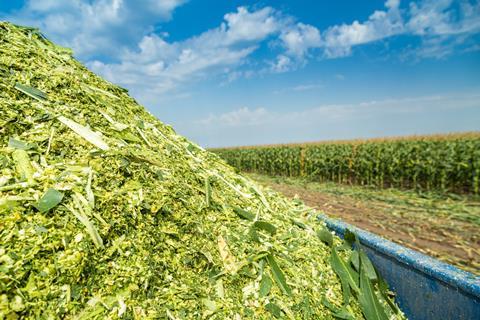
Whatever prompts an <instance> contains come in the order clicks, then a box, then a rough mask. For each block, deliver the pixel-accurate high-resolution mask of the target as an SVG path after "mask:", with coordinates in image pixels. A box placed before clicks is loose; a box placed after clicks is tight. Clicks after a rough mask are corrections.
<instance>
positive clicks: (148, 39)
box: [0, 0, 480, 104]
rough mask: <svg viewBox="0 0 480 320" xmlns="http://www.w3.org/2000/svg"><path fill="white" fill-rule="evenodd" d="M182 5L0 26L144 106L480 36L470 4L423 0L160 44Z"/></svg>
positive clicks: (124, 0)
mask: <svg viewBox="0 0 480 320" xmlns="http://www.w3.org/2000/svg"><path fill="white" fill-rule="evenodd" d="M185 2H187V0H139V1H133V0H74V1H66V0H62V1H60V0H44V1H34V0H27V1H26V3H25V5H24V7H23V8H22V9H20V10H19V11H18V12H14V13H12V14H11V15H10V16H8V17H3V16H2V17H0V18H6V19H8V20H12V21H14V22H17V23H22V24H28V25H34V26H38V27H40V28H41V29H42V31H43V32H45V34H46V35H47V36H48V37H51V38H52V39H53V40H54V41H57V42H59V43H60V44H62V45H66V46H69V47H72V48H73V49H74V51H75V53H76V55H77V56H78V57H80V58H81V60H83V61H85V62H86V63H87V65H88V66H89V67H90V68H92V69H93V70H94V71H95V72H97V73H99V74H100V75H102V76H104V77H106V78H107V79H109V80H110V81H112V82H115V83H117V84H120V85H123V86H126V87H127V88H129V89H130V90H131V91H132V93H133V94H134V95H135V96H137V97H138V98H139V100H140V101H141V102H143V103H148V104H150V102H155V101H157V100H158V96H159V95H162V94H165V93H166V92H171V91H172V90H175V89H176V88H178V87H179V85H181V84H183V83H186V82H191V81H198V80H201V79H207V78H210V79H211V78H213V77H215V76H217V75H221V77H220V81H222V82H221V83H222V85H225V84H228V83H230V82H232V81H234V80H235V79H238V78H246V77H252V76H253V75H254V74H257V75H258V74H264V73H272V72H273V73H282V72H288V71H292V70H295V69H297V68H299V67H303V66H304V65H306V64H307V63H308V60H309V59H311V58H319V57H327V58H340V57H344V56H348V55H350V54H352V48H353V47H355V46H359V45H362V44H366V43H370V42H374V41H379V40H382V39H386V38H388V37H391V36H394V35H400V34H406V33H408V34H414V35H418V36H419V37H421V39H422V41H423V45H422V46H421V47H418V46H417V47H416V48H415V50H412V52H411V53H409V54H403V55H402V56H403V57H409V59H410V58H411V55H412V54H414V55H415V56H416V58H417V59H418V58H430V57H436V58H441V57H444V56H446V55H448V54H451V53H452V52H454V51H455V50H456V49H457V47H458V46H461V45H462V44H463V43H464V42H465V41H466V40H468V39H469V37H470V35H471V34H475V33H478V32H479V31H480V4H479V3H478V2H477V3H475V4H472V3H471V2H469V1H467V0H463V1H460V2H459V3H458V2H456V3H453V1H452V0H423V1H420V2H419V3H412V4H410V5H409V6H407V9H404V8H400V1H399V0H387V1H386V2H385V9H384V10H378V11H375V12H373V13H372V14H371V15H370V16H369V18H368V19H367V20H366V21H363V22H360V21H357V20H355V21H353V22H351V23H344V24H338V25H333V26H331V27H329V28H327V29H326V30H324V31H323V32H322V31H321V30H319V29H318V28H316V27H315V26H312V25H308V24H305V23H303V22H300V21H296V20H295V18H294V17H291V16H287V15H285V14H282V13H281V12H280V11H278V10H275V9H274V8H271V7H264V8H260V9H257V10H254V9H251V8H248V7H239V8H237V10H236V11H234V12H230V13H226V14H225V15H224V20H223V21H222V22H220V23H219V25H218V27H216V28H213V29H210V30H206V31H205V32H203V33H200V34H198V35H196V36H192V37H190V38H188V39H185V40H182V41H168V33H166V32H165V31H161V32H160V31H158V30H156V29H158V27H157V28H154V26H155V25H158V24H159V23H161V22H165V21H166V20H168V19H170V18H171V16H172V12H173V11H174V10H175V8H177V7H178V6H180V5H182V4H183V3H185ZM470 45H471V43H470ZM262 46H263V47H265V48H267V49H268V50H269V53H268V54H267V56H266V57H265V58H262V60H261V61H260V60H257V61H254V59H250V57H251V56H252V53H253V52H255V51H256V50H257V49H258V48H260V47H262ZM470 47H472V46H470ZM409 55H410V56H409Z"/></svg>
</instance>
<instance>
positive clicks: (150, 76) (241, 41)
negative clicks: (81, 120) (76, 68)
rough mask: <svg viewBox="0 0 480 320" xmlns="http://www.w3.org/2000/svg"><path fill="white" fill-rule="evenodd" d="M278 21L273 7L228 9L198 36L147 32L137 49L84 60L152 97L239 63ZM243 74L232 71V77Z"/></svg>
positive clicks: (274, 28) (152, 99)
mask: <svg viewBox="0 0 480 320" xmlns="http://www.w3.org/2000/svg"><path fill="white" fill-rule="evenodd" d="M242 22H245V23H242ZM279 24H280V22H279V20H278V19H277V18H275V12H274V10H273V9H271V8H263V9H260V10H258V11H249V10H248V9H247V8H245V7H239V8H238V9H237V11H236V12H234V13H228V14H226V15H225V22H223V23H221V24H220V26H219V27H217V28H214V29H210V30H207V31H205V32H204V33H202V34H200V35H198V36H195V37H192V38H188V39H186V40H184V41H179V42H167V41H166V40H165V39H164V38H162V37H160V36H158V35H155V34H151V35H146V36H144V37H143V39H142V40H141V41H140V42H139V44H138V48H137V50H128V51H126V52H125V53H123V54H122V56H121V59H120V60H121V61H120V62H119V63H104V62H101V61H93V62H90V63H89V64H88V65H89V66H90V67H91V68H92V69H93V70H94V71H95V72H97V73H99V74H101V75H103V76H105V77H106V78H107V79H108V80H110V81H112V82H115V83H118V84H120V85H125V86H127V87H129V88H130V89H131V90H132V91H133V93H134V94H135V93H137V94H139V95H141V96H143V101H142V102H146V101H154V100H155V97H156V96H157V95H158V94H162V93H165V92H167V91H171V90H173V89H175V88H176V87H177V86H178V84H180V83H184V82H187V81H192V80H195V79H202V78H205V77H207V76H212V75H214V74H222V73H229V70H231V69H232V68H233V69H235V68H236V67H238V66H240V65H242V64H243V63H244V62H245V59H246V58H247V57H248V56H249V55H250V54H251V53H252V52H253V51H255V50H256V49H257V47H258V45H259V44H260V43H261V42H262V41H264V40H265V39H267V38H268V37H269V36H271V35H272V34H273V33H275V32H278V29H279ZM230 73H231V72H230ZM247 74H249V72H248V71H245V72H241V73H233V74H232V79H234V78H235V77H237V76H239V75H247Z"/></svg>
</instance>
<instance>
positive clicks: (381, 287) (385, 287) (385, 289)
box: [377, 273, 400, 314]
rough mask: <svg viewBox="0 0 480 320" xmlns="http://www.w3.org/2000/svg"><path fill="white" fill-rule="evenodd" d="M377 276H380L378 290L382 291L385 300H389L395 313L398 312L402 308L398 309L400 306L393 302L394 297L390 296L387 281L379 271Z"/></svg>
mask: <svg viewBox="0 0 480 320" xmlns="http://www.w3.org/2000/svg"><path fill="white" fill-rule="evenodd" d="M377 278H378V291H380V295H381V296H382V298H383V300H385V301H387V303H388V305H389V306H390V309H392V311H393V313H395V314H398V313H399V312H400V310H399V309H398V306H397V305H396V304H395V302H393V300H392V298H391V297H389V294H388V284H387V282H386V281H385V279H383V277H382V276H381V275H380V274H378V273H377Z"/></svg>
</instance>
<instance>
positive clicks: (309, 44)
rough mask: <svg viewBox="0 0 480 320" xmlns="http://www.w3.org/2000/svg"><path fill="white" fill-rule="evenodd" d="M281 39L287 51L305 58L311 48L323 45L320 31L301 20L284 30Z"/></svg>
mask: <svg viewBox="0 0 480 320" xmlns="http://www.w3.org/2000/svg"><path fill="white" fill-rule="evenodd" d="M280 39H281V40H282V41H283V44H284V46H285V48H286V50H287V53H288V54H290V55H293V56H296V57H299V58H303V57H304V56H305V54H306V53H307V51H308V50H309V49H311V48H318V47H320V46H321V41H320V31H319V30H318V29H317V28H315V27H314V26H311V25H307V24H303V23H301V22H299V23H297V24H296V25H294V26H292V27H290V28H288V29H287V30H285V31H284V32H282V33H281V34H280Z"/></svg>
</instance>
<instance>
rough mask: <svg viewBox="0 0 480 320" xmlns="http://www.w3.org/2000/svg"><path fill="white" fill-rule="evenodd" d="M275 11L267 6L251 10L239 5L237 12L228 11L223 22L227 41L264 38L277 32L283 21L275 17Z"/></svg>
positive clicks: (234, 41)
mask: <svg viewBox="0 0 480 320" xmlns="http://www.w3.org/2000/svg"><path fill="white" fill-rule="evenodd" d="M275 15H276V13H275V11H274V10H273V9H272V8H270V7H266V8H263V9H260V10H257V11H253V12H250V11H248V9H247V8H246V7H239V8H238V9H237V12H233V13H227V14H226V15H225V16H224V18H225V21H226V24H222V27H221V29H222V31H225V30H226V35H227V40H226V41H227V42H229V43H236V42H239V41H255V40H263V39H265V38H266V37H268V36H269V35H271V34H273V33H275V32H277V30H278V29H279V28H280V25H281V21H280V20H279V19H277V18H276V17H275Z"/></svg>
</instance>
